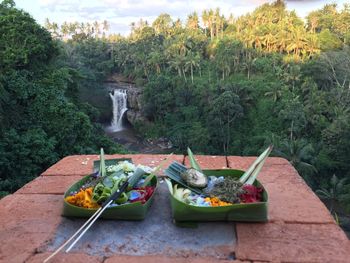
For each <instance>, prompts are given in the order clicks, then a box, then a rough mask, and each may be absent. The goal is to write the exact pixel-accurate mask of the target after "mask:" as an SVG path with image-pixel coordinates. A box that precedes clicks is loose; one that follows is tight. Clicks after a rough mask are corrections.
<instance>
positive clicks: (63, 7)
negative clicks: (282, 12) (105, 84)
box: [15, 0, 350, 35]
mask: <svg viewBox="0 0 350 263" xmlns="http://www.w3.org/2000/svg"><path fill="white" fill-rule="evenodd" d="M15 2H16V6H17V7H18V8H21V9H24V10H25V11H27V12H28V13H30V14H31V15H32V16H33V17H34V19H35V20H36V21H37V22H38V23H40V24H42V25H43V24H44V21H45V18H49V19H50V21H51V22H56V23H58V24H62V22H63V21H69V22H74V21H79V22H92V21H95V20H97V21H103V20H107V21H108V22H109V24H110V26H111V28H110V33H120V34H122V35H127V34H128V33H129V32H130V24H131V22H137V21H139V20H140V18H142V19H143V20H147V21H148V22H150V23H152V22H153V20H155V18H156V17H157V16H158V15H159V14H161V13H168V14H170V15H171V17H172V18H173V19H177V18H180V19H181V20H182V21H185V20H186V17H187V15H188V14H190V13H192V12H193V11H197V12H198V13H199V14H201V12H202V10H204V9H209V8H216V7H219V8H220V10H221V13H223V14H224V15H225V16H226V17H228V16H229V15H230V14H231V13H232V14H233V15H234V16H235V17H238V16H240V15H242V14H245V13H247V12H251V11H253V10H254V9H255V8H256V7H258V6H259V5H261V4H263V3H268V2H272V1H271V0H192V1H191V0H15ZM285 2H286V4H287V8H288V9H290V10H295V11H296V12H297V14H298V15H299V16H300V17H305V16H306V15H307V13H308V12H310V11H312V10H315V9H319V8H322V7H323V6H324V5H325V4H327V3H328V4H330V3H337V4H338V6H340V7H342V6H343V4H344V3H350V0H337V1H334V0H330V1H329V0H286V1H285Z"/></svg>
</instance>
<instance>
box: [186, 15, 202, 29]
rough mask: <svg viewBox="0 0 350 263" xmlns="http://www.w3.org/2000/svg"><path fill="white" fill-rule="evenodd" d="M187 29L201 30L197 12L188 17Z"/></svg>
mask: <svg viewBox="0 0 350 263" xmlns="http://www.w3.org/2000/svg"><path fill="white" fill-rule="evenodd" d="M186 27H187V28H189V29H198V28H199V19H198V15H197V13H196V12H193V13H192V14H189V15H188V17H187V24H186Z"/></svg>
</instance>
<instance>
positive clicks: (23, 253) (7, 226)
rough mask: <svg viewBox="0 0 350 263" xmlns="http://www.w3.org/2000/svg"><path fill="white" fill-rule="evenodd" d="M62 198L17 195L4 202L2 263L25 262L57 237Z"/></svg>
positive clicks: (0, 228) (0, 220)
mask: <svg viewBox="0 0 350 263" xmlns="http://www.w3.org/2000/svg"><path fill="white" fill-rule="evenodd" d="M61 207H62V196H59V195H43V194H39V195H37V194H28V195H22V194H13V195H9V196H6V197H5V198H3V199H2V200H1V202H0V211H1V216H0V236H1V240H2V242H1V243H0V262H24V261H25V260H26V259H27V258H28V257H30V256H31V255H33V253H35V252H36V251H37V249H38V248H40V247H41V246H42V245H43V244H44V243H45V242H46V241H47V240H49V239H50V238H51V237H52V235H53V234H54V233H55V230H56V227H57V226H58V225H59V223H60V221H61V216H60V215H61Z"/></svg>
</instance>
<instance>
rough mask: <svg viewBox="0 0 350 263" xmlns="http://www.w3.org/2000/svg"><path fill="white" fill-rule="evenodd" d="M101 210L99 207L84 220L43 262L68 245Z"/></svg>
mask: <svg viewBox="0 0 350 263" xmlns="http://www.w3.org/2000/svg"><path fill="white" fill-rule="evenodd" d="M101 210H102V207H100V208H99V209H98V210H97V211H96V212H95V213H94V214H93V215H92V216H91V217H90V218H89V220H87V221H86V222H85V224H84V225H82V226H81V227H80V228H79V229H78V231H76V232H75V233H74V234H73V235H72V236H71V237H70V238H69V239H68V240H67V241H66V242H64V243H63V244H62V245H61V246H60V247H59V248H58V249H57V250H56V251H55V252H54V253H52V254H51V255H50V256H49V257H48V258H46V259H45V260H44V262H43V263H46V262H48V261H49V260H50V259H51V258H53V257H54V256H55V255H56V254H57V253H58V252H60V251H61V250H62V249H63V248H64V247H65V246H67V245H68V243H69V242H71V241H72V240H73V239H74V238H75V237H76V236H77V235H78V234H79V233H80V232H81V231H82V230H83V229H84V227H85V226H86V225H87V224H89V223H90V221H91V220H92V219H94V218H95V217H96V216H97V214H98V213H99V212H100V211H101Z"/></svg>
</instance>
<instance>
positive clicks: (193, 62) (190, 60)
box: [185, 51, 200, 84]
mask: <svg viewBox="0 0 350 263" xmlns="http://www.w3.org/2000/svg"><path fill="white" fill-rule="evenodd" d="M185 59H186V62H185V67H186V69H188V68H190V70H191V80H192V84H193V68H196V67H199V62H200V57H199V54H198V53H196V54H194V53H193V52H191V51H190V52H188V54H187V56H186V58H185Z"/></svg>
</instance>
